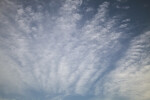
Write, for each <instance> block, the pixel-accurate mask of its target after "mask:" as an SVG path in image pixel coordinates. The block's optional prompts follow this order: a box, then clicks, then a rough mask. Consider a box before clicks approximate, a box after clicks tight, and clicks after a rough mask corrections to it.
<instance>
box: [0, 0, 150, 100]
mask: <svg viewBox="0 0 150 100" xmlns="http://www.w3.org/2000/svg"><path fill="white" fill-rule="evenodd" d="M118 1H119V2H120V0H118ZM34 3H35V6H33V5H32V4H28V2H27V1H25V2H16V1H10V0H3V1H0V8H1V9H0V94H1V95H0V100H20V99H21V100H29V99H30V100H64V99H68V98H71V99H72V100H74V99H73V96H75V97H84V99H86V100H87V99H89V100H90V99H91V100H97V99H99V98H102V100H109V99H111V100H119V99H123V100H127V99H128V100H130V99H131V100H148V99H149V98H150V96H149V95H148V94H149V92H150V91H149V88H150V86H149V84H148V83H149V80H150V77H149V76H150V75H149V74H150V65H149V64H150V58H149V57H150V56H149V49H150V45H149V42H150V32H149V31H147V32H144V33H142V34H140V35H138V36H135V37H132V38H130V37H128V36H127V35H125V34H126V28H127V26H128V25H129V23H130V21H131V20H130V19H129V18H126V19H123V18H121V16H119V18H120V19H119V20H118V19H117V18H118V16H113V17H112V18H110V15H109V11H110V5H111V4H110V2H103V3H101V4H99V6H98V8H96V9H95V10H96V11H95V14H94V15H93V16H92V18H89V19H85V18H84V14H83V13H82V12H83V11H82V6H83V1H82V0H65V1H64V0H61V1H59V3H58V1H57V0H56V1H53V0H52V1H50V2H48V3H42V2H40V1H34ZM54 5H55V7H57V6H58V5H59V7H58V8H56V11H54V12H53V9H52V8H53V6H54ZM48 8H50V9H48ZM91 10H93V11H94V8H90V9H87V10H86V11H85V12H86V13H90V11H91ZM120 20H121V22H120ZM81 23H82V24H81ZM122 30H124V31H122ZM125 39H127V40H129V41H128V42H127V43H123V42H122V41H124V40H125ZM124 48H126V49H124ZM137 83H139V84H137ZM108 94H109V95H108ZM71 96H72V97H71ZM86 96H87V97H86ZM90 96H91V97H90ZM79 99H80V98H79Z"/></svg>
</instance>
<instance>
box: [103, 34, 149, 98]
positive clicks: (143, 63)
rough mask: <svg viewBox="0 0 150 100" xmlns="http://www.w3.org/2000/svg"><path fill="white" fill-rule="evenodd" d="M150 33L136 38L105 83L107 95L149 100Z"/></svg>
mask: <svg viewBox="0 0 150 100" xmlns="http://www.w3.org/2000/svg"><path fill="white" fill-rule="evenodd" d="M149 39H150V32H149V31H148V32H145V33H144V34H142V35H140V36H137V37H135V38H134V39H133V40H132V41H131V45H130V47H129V49H128V50H127V52H126V54H125V56H124V57H123V58H122V59H121V60H120V61H119V62H118V64H117V67H116V69H115V70H114V71H113V72H111V74H110V75H108V76H109V78H107V79H106V80H107V81H105V82H106V83H105V85H104V87H105V91H106V94H110V95H111V96H114V94H117V95H121V96H125V97H129V98H130V99H132V100H148V99H150V96H149V95H148V94H149V93H150V91H149V89H150V85H149V82H150V55H149V54H150V53H149V48H150V45H149Z"/></svg>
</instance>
